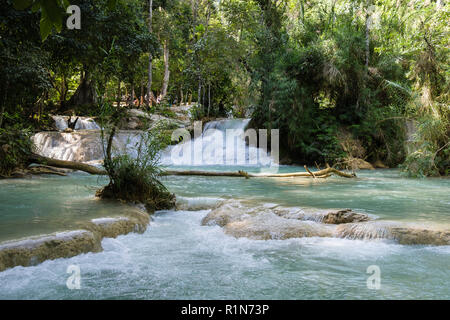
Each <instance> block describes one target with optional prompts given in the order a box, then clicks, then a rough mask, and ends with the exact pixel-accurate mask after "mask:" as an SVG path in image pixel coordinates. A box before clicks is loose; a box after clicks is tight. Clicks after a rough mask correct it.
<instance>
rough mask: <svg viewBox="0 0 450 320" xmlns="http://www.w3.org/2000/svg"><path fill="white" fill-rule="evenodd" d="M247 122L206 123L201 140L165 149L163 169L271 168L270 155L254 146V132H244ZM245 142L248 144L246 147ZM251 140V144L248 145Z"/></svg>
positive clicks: (271, 160)
mask: <svg viewBox="0 0 450 320" xmlns="http://www.w3.org/2000/svg"><path fill="white" fill-rule="evenodd" d="M249 122H250V119H224V120H217V121H211V122H208V123H206V124H205V126H204V128H203V132H202V134H201V136H199V137H194V139H193V140H189V141H187V142H184V143H180V144H177V145H175V146H171V147H169V148H167V149H166V150H165V151H164V152H163V153H162V156H161V162H162V164H164V165H181V166H191V165H202V166H205V165H232V166H233V165H243V166H245V165H253V166H269V165H271V164H273V159H272V158H271V157H270V154H269V153H268V152H266V151H265V150H264V149H262V148H257V147H256V146H255V144H256V138H257V136H256V134H257V133H256V131H253V132H252V131H249V132H246V131H245V128H246V127H247V125H248V123H249ZM194 131H195V130H194ZM252 134H253V135H252ZM246 138H248V139H249V140H250V141H249V143H247V141H246ZM251 138H254V140H253V141H251Z"/></svg>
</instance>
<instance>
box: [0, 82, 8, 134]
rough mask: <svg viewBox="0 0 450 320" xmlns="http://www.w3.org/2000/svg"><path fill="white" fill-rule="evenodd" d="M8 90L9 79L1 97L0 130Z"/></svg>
mask: <svg viewBox="0 0 450 320" xmlns="http://www.w3.org/2000/svg"><path fill="white" fill-rule="evenodd" d="M8 88H9V79H8V80H7V81H6V85H5V87H4V90H5V94H4V95H3V103H2V109H1V110H0V128H1V127H2V125H3V115H4V114H5V109H6V99H7V98H8Z"/></svg>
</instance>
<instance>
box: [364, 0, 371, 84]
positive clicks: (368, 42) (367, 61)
mask: <svg viewBox="0 0 450 320" xmlns="http://www.w3.org/2000/svg"><path fill="white" fill-rule="evenodd" d="M369 10H370V0H366V61H365V67H366V77H367V75H368V72H369V58H370V12H369Z"/></svg>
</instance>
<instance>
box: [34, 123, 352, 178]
mask: <svg viewBox="0 0 450 320" xmlns="http://www.w3.org/2000/svg"><path fill="white" fill-rule="evenodd" d="M113 130H114V129H113ZM112 137H114V132H112V133H111V135H110V137H109V141H108V146H110V145H111V143H112ZM106 153H107V155H106V157H107V158H108V157H111V149H110V148H108V149H107V151H106ZM30 163H38V164H43V165H47V166H52V167H56V168H65V169H72V170H80V171H84V172H87V173H90V174H95V175H107V172H106V171H105V170H103V169H99V168H97V167H94V166H91V165H88V164H85V163H80V162H75V161H64V160H56V159H51V158H47V157H43V156H40V155H38V154H34V153H33V154H31V156H30ZM305 169H306V170H307V172H291V173H248V172H245V171H237V172H226V171H225V172H218V171H196V170H189V171H178V170H167V171H163V172H162V175H163V176H205V177H245V178H289V177H303V178H328V177H330V176H331V175H332V174H335V175H337V176H340V177H344V178H355V177H356V175H355V174H354V173H346V172H342V171H339V170H336V169H334V168H330V167H328V168H326V169H323V170H318V171H315V172H311V171H310V170H309V169H308V168H307V167H306V166H305Z"/></svg>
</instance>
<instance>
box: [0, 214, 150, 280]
mask: <svg viewBox="0 0 450 320" xmlns="http://www.w3.org/2000/svg"><path fill="white" fill-rule="evenodd" d="M149 222H150V216H149V215H148V214H147V213H146V212H143V211H140V210H136V211H130V212H128V213H127V215H126V216H124V217H114V218H100V219H93V220H91V222H90V223H86V224H85V225H84V226H83V227H84V229H81V230H74V231H65V232H58V233H54V234H49V235H42V236H36V237H30V238H24V239H20V240H13V241H7V242H3V243H0V271H3V270H5V269H9V268H13V267H16V266H24V267H27V266H34V265H37V264H39V263H42V262H44V261H45V260H54V259H58V258H70V257H74V256H76V255H79V254H82V253H88V252H100V251H102V250H103V248H102V245H101V242H102V239H103V238H116V237H117V236H119V235H124V234H128V233H131V232H136V233H143V232H144V231H145V230H146V229H147V226H148V224H149Z"/></svg>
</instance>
